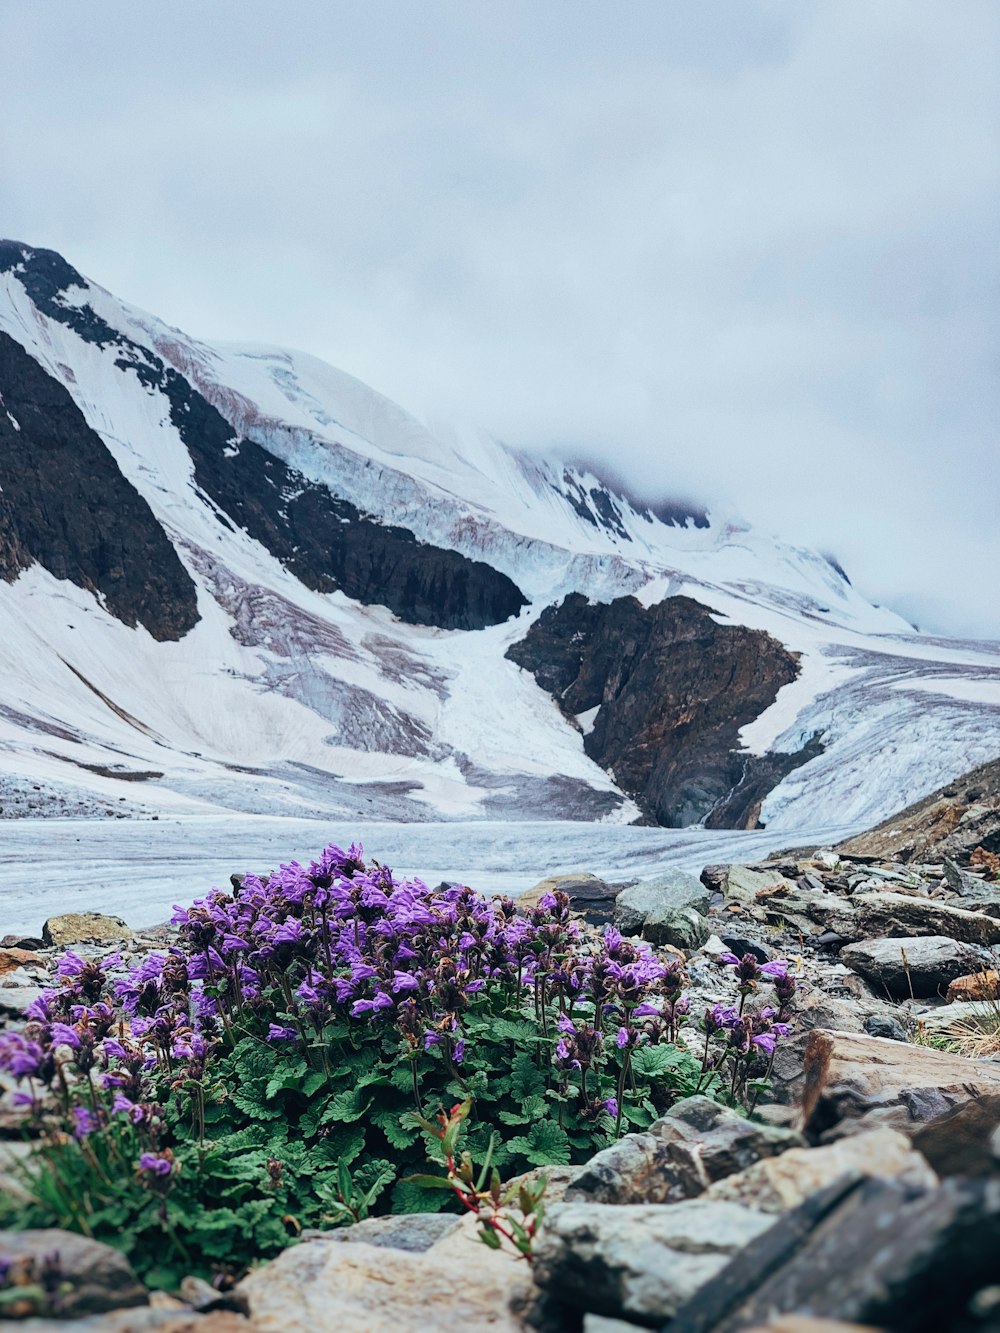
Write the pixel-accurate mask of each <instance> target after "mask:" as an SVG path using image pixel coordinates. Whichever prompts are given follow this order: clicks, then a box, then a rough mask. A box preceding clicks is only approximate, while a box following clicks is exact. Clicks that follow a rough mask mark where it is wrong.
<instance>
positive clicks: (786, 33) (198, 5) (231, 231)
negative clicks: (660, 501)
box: [0, 0, 1000, 638]
mask: <svg viewBox="0 0 1000 1333" xmlns="http://www.w3.org/2000/svg"><path fill="white" fill-rule="evenodd" d="M0 33H2V48H3V61H2V77H0V235H7V236H13V237H16V238H17V239H19V240H24V241H27V242H29V243H32V244H34V245H44V246H52V247H54V248H56V249H58V250H60V251H61V252H62V253H63V254H65V255H66V257H67V258H68V259H69V260H70V261H71V262H72V263H73V264H75V265H76V267H78V268H79V269H81V270H82V271H83V272H85V273H86V274H87V275H88V276H90V277H92V278H94V279H95V280H96V281H98V282H100V283H102V284H103V285H104V286H105V287H108V288H110V289H111V290H112V291H114V292H115V293H116V294H117V295H119V296H122V297H124V298H125V299H127V300H129V301H132V302H133V303H135V304H137V305H140V306H143V307H145V308H146V309H148V310H151V311H153V312H155V313H156V314H158V315H160V316H161V317H162V318H164V319H166V320H168V321H169V322H170V323H173V324H177V325H180V326H181V327H182V328H184V329H185V330H186V331H188V332H190V333H192V334H196V335H200V336H202V337H207V338H213V337H215V338H226V339H235V340H242V341H257V342H272V343H278V344H285V345H288V346H293V347H299V348H304V349H306V350H308V351H310V352H313V353H315V354H317V355H319V356H322V357H324V358H326V359H327V360H329V361H331V362H333V363H334V364H335V365H337V366H340V367H341V368H343V369H345V370H348V371H350V372H351V373H352V374H355V375H357V376H359V377H360V378H361V379H363V380H365V381H367V382H368V383H370V384H372V385H374V386H375V387H376V388H378V389H380V390H381V391H382V392H384V393H387V394H388V395H389V396H390V397H393V398H395V399H397V400H398V401H399V402H401V403H403V404H404V405H405V406H407V407H409V408H410V409H411V410H413V411H415V412H417V413H418V414H419V415H421V416H423V417H424V418H425V419H428V420H429V421H430V422H431V423H432V424H433V423H435V422H439V421H459V422H463V423H464V422H468V423H475V424H479V425H481V426H484V427H486V428H487V429H489V430H490V431H492V432H493V433H494V434H496V435H499V436H500V437H501V438H503V439H505V440H507V441H509V442H511V443H513V444H516V445H519V446H527V447H530V448H533V449H537V450H541V451H549V452H551V451H552V450H553V449H559V450H561V451H563V452H566V453H570V454H574V455H577V456H582V457H591V458H596V459H600V458H606V459H609V460H613V462H614V465H615V467H616V468H617V469H618V470H619V471H620V472H622V473H624V474H625V476H626V478H627V479H628V480H629V481H630V482H631V483H632V485H633V486H635V487H637V488H638V489H640V490H641V491H643V492H644V493H645V494H647V495H649V496H651V497H656V496H663V495H678V494H680V495H689V496H692V497H696V498H699V499H701V500H703V501H704V502H706V503H707V504H708V505H709V507H715V508H717V509H718V508H720V507H727V506H731V505H734V506H735V507H736V508H738V509H739V510H740V511H741V512H742V513H743V514H744V515H745V516H746V517H747V518H748V519H750V520H751V521H752V522H754V523H756V524H759V525H761V526H763V527H765V528H768V529H771V530H774V531H777V532H780V533H782V534H783V535H784V536H786V537H788V538H790V539H792V540H795V541H799V542H805V543H808V544H811V545H814V546H817V547H819V548H820V549H823V550H828V551H832V552H833V553H835V554H836V555H837V556H838V558H839V559H840V560H841V562H842V563H843V564H844V565H845V566H846V568H847V569H848V572H849V573H850V574H851V575H852V577H853V579H854V582H855V583H856V584H857V585H858V586H859V587H860V588H861V589H862V590H863V591H864V592H866V593H867V594H868V595H869V596H870V597H872V598H873V599H874V600H876V601H881V602H887V603H889V604H890V605H893V606H895V607H896V608H897V609H898V610H900V611H902V612H903V613H904V614H906V615H907V616H908V617H910V618H911V619H915V620H917V621H918V622H919V623H920V624H921V626H922V627H924V628H928V629H932V630H940V631H945V632H949V633H957V634H979V635H985V636H989V637H993V638H1000V444H998V429H997V428H998V425H1000V389H998V351H1000V300H998V296H1000V282H998V270H1000V259H998V256H1000V244H998V243H1000V225H998V217H1000V208H998V204H1000V171H998V159H1000V154H998V121H1000V78H998V74H997V71H998V68H1000V4H998V3H997V0H620V2H616V0H600V2H599V3H598V2H595V0H523V3H522V2H521V0H488V3H487V0H451V2H449V0H352V2H351V3H343V2H341V3H333V2H331V0H309V2H308V3H302V2H300V0H281V3H275V0H267V3H261V2H260V0H209V2H208V3H206V0H169V3H167V4H153V3H148V2H146V0H127V3H125V2H122V3H119V0H89V3H87V4H80V3H79V0H42V2H39V0H24V2H22V0H0Z"/></svg>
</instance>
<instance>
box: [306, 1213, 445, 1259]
mask: <svg viewBox="0 0 1000 1333" xmlns="http://www.w3.org/2000/svg"><path fill="white" fill-rule="evenodd" d="M461 1220H462V1219H461V1218H460V1217H456V1216H454V1215H453V1214H448V1213H402V1214H393V1215H391V1216H389V1217H366V1218H365V1219H364V1220H363V1221H361V1222H355V1224H354V1225H353V1226H350V1227H337V1229H336V1230H334V1231H315V1230H312V1229H309V1230H307V1231H303V1233H302V1240H303V1241H329V1242H332V1243H334V1244H346V1243H348V1242H353V1241H358V1240H360V1241H364V1243H365V1244H366V1245H379V1246H381V1247H383V1248H384V1249H387V1250H409V1251H410V1252H411V1253H413V1254H420V1253H422V1252H423V1251H424V1250H429V1249H430V1248H431V1246H432V1245H436V1244H437V1243H438V1241H439V1240H443V1239H444V1237H445V1236H447V1235H449V1234H450V1233H451V1232H452V1231H454V1230H455V1229H456V1227H458V1225H459V1223H460V1222H461Z"/></svg>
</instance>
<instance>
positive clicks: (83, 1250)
mask: <svg viewBox="0 0 1000 1333" xmlns="http://www.w3.org/2000/svg"><path fill="white" fill-rule="evenodd" d="M0 1255H3V1257H4V1258H5V1259H8V1260H13V1261H14V1262H15V1263H16V1264H17V1265H19V1266H20V1265H24V1266H29V1265H34V1266H35V1268H36V1270H37V1269H40V1268H41V1266H42V1265H48V1266H50V1267H53V1268H54V1269H55V1270H56V1274H57V1285H58V1286H59V1287H60V1288H61V1291H60V1294H59V1297H58V1301H59V1304H58V1311H56V1312H57V1313H58V1314H59V1316H60V1317H61V1318H67V1319H68V1318H70V1317H71V1316H75V1315H89V1314H102V1313H104V1312H105V1311H108V1310H120V1309H123V1308H125V1307H128V1306H135V1305H145V1304H146V1303H147V1301H148V1299H149V1297H148V1293H147V1292H146V1288H145V1287H144V1286H143V1285H142V1283H141V1282H140V1281H139V1279H138V1278H137V1277H136V1275H135V1274H134V1273H133V1271H132V1267H131V1265H130V1264H129V1261H128V1260H127V1259H126V1258H125V1256H124V1255H123V1254H122V1253H121V1252H120V1251H119V1250H113V1249H112V1248H111V1246H110V1245H102V1244H101V1243H100V1242H99V1241H96V1240H90V1239H89V1238H88V1237H87V1236H78V1235H77V1234H76V1233H75V1232H72V1231H59V1230H56V1229H55V1228H46V1229H43V1230H40V1231H0ZM39 1313H49V1311H45V1310H43V1311H39Z"/></svg>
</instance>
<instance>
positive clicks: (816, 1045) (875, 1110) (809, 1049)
mask: <svg viewBox="0 0 1000 1333" xmlns="http://www.w3.org/2000/svg"><path fill="white" fill-rule="evenodd" d="M998 1092H1000V1064H998V1063H996V1062H994V1061H991V1060H970V1059H968V1058H966V1057H965V1056H963V1055H952V1054H951V1053H950V1052H948V1051H937V1050H934V1049H933V1048H932V1047H928V1046H917V1045H909V1044H907V1045H904V1044H903V1043H902V1042H898V1041H886V1040H884V1039H883V1038H881V1037H869V1036H862V1035H860V1034H858V1033H855V1032H826V1031H823V1030H820V1029H817V1030H815V1031H814V1032H811V1033H810V1034H809V1041H808V1044H807V1046H806V1057H805V1089H804V1092H803V1100H802V1124H803V1127H804V1130H805V1133H806V1134H807V1135H808V1136H809V1137H811V1138H813V1139H815V1138H818V1137H819V1136H820V1135H821V1134H823V1133H824V1132H826V1131H829V1130H831V1129H833V1128H834V1127H835V1126H839V1125H841V1122H844V1121H858V1120H861V1118H862V1117H865V1122H866V1123H867V1124H872V1123H873V1122H875V1121H878V1120H882V1121H884V1122H887V1123H891V1124H893V1126H894V1127H896V1128H900V1127H903V1126H910V1125H914V1126H915V1125H916V1124H922V1123H925V1122H927V1121H930V1120H934V1119H936V1118H937V1117H938V1116H941V1115H944V1114H946V1113H947V1112H948V1111H950V1110H951V1108H952V1107H954V1106H958V1105H961V1104H963V1103H965V1102H968V1101H971V1100H974V1099H975V1098H977V1097H981V1096H985V1095H987V1094H995V1093H998Z"/></svg>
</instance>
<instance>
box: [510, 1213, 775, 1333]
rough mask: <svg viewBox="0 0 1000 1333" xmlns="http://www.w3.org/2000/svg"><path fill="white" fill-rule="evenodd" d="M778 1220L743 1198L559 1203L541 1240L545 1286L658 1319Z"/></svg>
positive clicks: (563, 1296) (580, 1302)
mask: <svg viewBox="0 0 1000 1333" xmlns="http://www.w3.org/2000/svg"><path fill="white" fill-rule="evenodd" d="M773 1221H774V1219H773V1218H770V1217H765V1216H764V1215H762V1214H761V1213H757V1212H753V1211H752V1210H751V1209H749V1208H743V1207H741V1206H740V1205H739V1204H735V1203H728V1202H719V1203H707V1202H702V1201H701V1200H699V1199H694V1200H688V1201H687V1202H684V1203H676V1204H670V1205H663V1204H661V1205H655V1204H650V1205H624V1206H612V1205H609V1204H593V1203H562V1204H557V1205H556V1206H555V1207H554V1208H553V1209H552V1210H551V1212H550V1213H549V1214H548V1215H547V1217H546V1222H545V1227H544V1228H543V1230H542V1232H541V1234H540V1237H539V1239H538V1241H537V1242H536V1246H535V1263H534V1275H535V1280H536V1281H537V1282H538V1284H539V1286H541V1287H542V1288H543V1290H545V1291H547V1292H549V1293H550V1294H552V1295H554V1296H556V1297H558V1299H560V1300H562V1301H565V1302H566V1303H567V1304H569V1305H572V1306H575V1307H576V1308H577V1309H579V1310H586V1311H589V1312H592V1313H594V1314H602V1315H610V1316H613V1317H615V1316H618V1317H625V1318H627V1319H632V1320H635V1321H638V1322H640V1323H648V1324H654V1325H655V1324H656V1323H658V1322H661V1321H663V1320H667V1319H671V1318H672V1317H673V1315H674V1314H675V1313H676V1311H677V1310H678V1309H679V1308H680V1306H681V1305H682V1304H683V1303H684V1302H685V1301H687V1300H689V1299H690V1298H691V1297H692V1296H693V1295H694V1294H695V1292H697V1291H698V1290H699V1289H700V1288H701V1287H703V1286H704V1285H705V1283H706V1282H710V1281H711V1280H712V1278H713V1277H715V1276H716V1274H717V1273H719V1272H720V1271H721V1270H722V1269H723V1268H724V1267H725V1266H726V1263H727V1262H728V1259H729V1256H730V1255H732V1254H735V1253H736V1252H737V1251H739V1250H741V1249H742V1248H743V1247H744V1246H745V1245H747V1244H748V1243H749V1242H750V1241H752V1240H755V1239H756V1238H757V1237H758V1236H760V1235H762V1234H763V1233H764V1232H765V1231H767V1230H768V1229H769V1227H770V1226H771V1225H772V1224H773Z"/></svg>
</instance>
